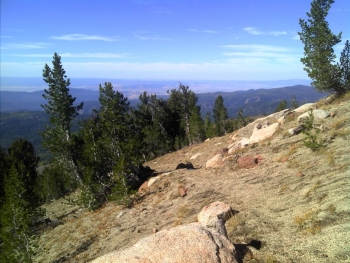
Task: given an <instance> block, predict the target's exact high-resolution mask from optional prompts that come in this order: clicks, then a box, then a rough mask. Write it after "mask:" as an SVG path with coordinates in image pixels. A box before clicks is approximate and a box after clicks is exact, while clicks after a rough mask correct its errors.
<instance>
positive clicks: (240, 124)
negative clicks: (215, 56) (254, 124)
mask: <svg viewBox="0 0 350 263" xmlns="http://www.w3.org/2000/svg"><path fill="white" fill-rule="evenodd" d="M237 122H238V128H242V127H245V126H246V125H247V121H246V119H245V118H244V117H243V109H242V108H240V109H239V111H238V113H237Z"/></svg>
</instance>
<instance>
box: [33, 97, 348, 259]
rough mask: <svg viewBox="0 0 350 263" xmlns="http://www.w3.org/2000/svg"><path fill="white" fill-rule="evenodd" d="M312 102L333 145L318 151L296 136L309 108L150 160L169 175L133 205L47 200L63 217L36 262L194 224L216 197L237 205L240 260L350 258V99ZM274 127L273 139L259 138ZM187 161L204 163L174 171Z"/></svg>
mask: <svg viewBox="0 0 350 263" xmlns="http://www.w3.org/2000/svg"><path fill="white" fill-rule="evenodd" d="M314 108H317V109H323V110H327V111H329V113H330V116H329V117H327V118H325V119H322V120H317V121H315V123H317V127H320V128H321V129H322V132H321V133H320V134H319V136H320V138H322V140H323V141H324V143H325V147H324V148H322V149H320V150H319V151H317V152H313V151H311V150H310V149H309V148H307V147H305V146H304V144H303V139H304V138H305V135H304V134H302V133H299V134H295V135H293V136H292V135H291V133H293V132H291V129H293V128H296V127H297V126H298V123H297V118H298V116H300V115H301V114H302V112H292V113H288V114H286V113H285V112H283V113H281V114H280V115H278V116H270V117H269V119H265V120H260V122H262V123H260V125H261V127H260V128H259V125H257V122H256V123H254V124H251V125H250V126H249V127H246V128H244V129H242V130H240V131H238V132H236V133H234V134H228V135H226V136H223V137H219V138H213V139H211V140H209V141H206V142H203V143H202V144H197V145H193V146H191V147H187V148H184V149H181V150H180V151H177V152H174V153H170V154H167V155H165V156H162V157H160V158H158V159H155V160H152V161H151V162H149V163H147V165H149V166H150V167H151V168H153V169H155V170H157V172H159V173H161V175H160V176H159V177H158V178H157V179H156V180H155V179H153V181H155V182H153V184H152V185H151V186H149V187H147V188H145V189H144V190H142V191H141V192H140V193H139V194H138V198H137V201H136V202H135V205H134V206H133V207H132V208H124V207H122V206H117V205H115V204H113V203H109V204H107V205H105V206H104V207H103V208H101V209H99V210H98V211H94V212H89V211H87V210H85V209H82V208H80V207H77V206H74V205H70V204H69V202H68V201H67V200H63V199H61V200H57V201H55V202H52V203H50V204H47V205H45V208H46V209H47V211H48V213H49V216H50V217H51V218H52V219H55V218H56V219H58V221H57V224H56V225H55V226H52V227H50V228H48V229H46V230H44V231H43V232H42V233H41V235H40V237H39V252H38V253H37V255H36V262H89V261H91V260H93V259H96V258H98V257H100V256H102V255H104V254H106V253H109V252H112V251H116V250H123V249H126V248H128V247H131V246H132V245H134V244H136V243H137V242H138V241H140V240H141V239H142V238H144V237H149V236H151V235H154V232H157V231H161V230H164V229H171V228H172V227H175V226H180V225H186V224H189V223H193V222H196V221H197V215H198V213H199V212H200V211H201V210H202V208H203V207H204V206H207V205H209V204H210V203H212V202H215V201H221V202H225V203H227V204H229V205H231V207H232V208H233V209H234V210H235V211H236V212H235V215H234V216H233V217H232V218H231V219H230V220H228V221H227V222H226V229H227V234H228V238H229V240H230V241H231V242H232V243H233V244H234V247H235V249H236V250H237V251H238V252H239V254H241V255H242V256H243V259H242V260H241V262H349V261H350V249H349V247H350V205H349V204H350V195H349V193H350V166H349V164H350V162H349V161H350V157H349V156H350V155H349V153H350V96H347V97H345V98H343V99H337V100H335V101H333V102H331V103H330V102H329V101H328V102H326V101H325V100H324V101H320V102H318V103H317V104H316V105H314ZM283 116H284V117H283ZM281 117H282V118H281ZM278 119H279V120H278ZM266 121H267V122H268V125H267V123H264V122H266ZM278 122H279V123H280V124H276V125H274V123H278ZM264 125H267V126H266V127H264ZM321 125H322V127H321ZM271 126H273V127H275V126H276V130H275V131H274V133H272V134H273V135H272V136H271V137H269V138H266V139H263V140H260V139H261V137H259V136H260V135H259V136H255V137H254V136H253V135H254V133H255V135H257V134H259V133H260V132H259V131H258V130H262V129H266V128H268V127H271ZM252 136H253V137H252ZM254 138H255V140H253V139H254ZM256 138H260V139H256ZM214 156H216V158H217V162H216V164H215V165H213V168H209V166H208V164H207V162H208V160H210V159H212V158H213V157H214ZM242 160H243V161H242ZM188 161H190V162H191V163H192V164H193V165H194V167H195V168H196V169H180V170H174V169H175V167H176V166H177V165H178V164H179V163H181V162H182V163H186V162H188ZM71 198H74V196H71Z"/></svg>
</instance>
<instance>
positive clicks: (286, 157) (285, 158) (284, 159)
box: [281, 156, 289, 163]
mask: <svg viewBox="0 0 350 263" xmlns="http://www.w3.org/2000/svg"><path fill="white" fill-rule="evenodd" d="M288 160H289V157H288V156H285V157H283V158H282V159H281V163H284V162H286V161H288Z"/></svg>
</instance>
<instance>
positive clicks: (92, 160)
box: [81, 82, 139, 209]
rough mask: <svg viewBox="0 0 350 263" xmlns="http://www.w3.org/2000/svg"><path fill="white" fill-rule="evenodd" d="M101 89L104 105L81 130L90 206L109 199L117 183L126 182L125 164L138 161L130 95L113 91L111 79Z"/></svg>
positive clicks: (85, 193)
mask: <svg viewBox="0 0 350 263" xmlns="http://www.w3.org/2000/svg"><path fill="white" fill-rule="evenodd" d="M99 91H100V97H99V101H100V104H101V108H100V110H95V113H94V114H95V116H94V117H93V118H91V119H89V120H87V121H85V122H84V124H83V128H82V130H81V136H82V138H83V139H84V150H83V158H82V166H83V167H84V180H83V193H82V200H83V202H84V204H85V205H86V206H87V207H89V208H91V209H96V208H98V207H99V206H100V205H101V204H103V203H104V202H105V201H107V200H108V198H109V196H110V195H111V194H113V189H114V188H115V187H116V183H117V182H119V183H120V182H123V180H122V179H123V176H124V174H123V172H124V171H125V169H126V166H127V165H128V164H131V163H135V162H138V160H139V155H138V153H137V151H136V149H137V147H136V145H135V142H136V136H134V134H133V132H134V131H135V129H134V127H133V123H132V119H131V117H130V105H129V102H128V100H127V98H126V97H124V95H123V94H122V93H120V92H118V91H114V90H113V86H112V84H111V83H110V82H106V83H105V85H104V87H102V85H100V87H99ZM124 182H125V181H124ZM119 186H120V185H119ZM122 187H124V188H126V185H123V186H122ZM119 188H120V187H119ZM124 192H125V191H124Z"/></svg>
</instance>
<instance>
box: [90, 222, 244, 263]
mask: <svg viewBox="0 0 350 263" xmlns="http://www.w3.org/2000/svg"><path fill="white" fill-rule="evenodd" d="M108 262H109V263H114V262H115V263H117V262H118V263H121V262H128V263H146V262H149V263H150V262H153V263H157V262H159V263H175V262H187V263H197V262H207V263H219V262H221V263H237V262H238V255H237V253H236V250H235V247H234V246H233V244H232V243H231V242H230V241H229V240H228V239H227V238H226V237H225V236H223V235H221V234H220V233H218V232H217V231H215V230H211V229H208V228H205V227H203V226H201V225H200V224H198V223H192V224H188V225H182V226H178V227H174V228H171V229H169V230H162V231H159V232H157V233H155V234H153V235H151V236H148V237H146V238H143V239H141V240H140V241H138V242H137V243H136V244H135V245H133V246H132V247H130V248H127V249H125V250H123V251H115V252H112V253H109V254H106V255H104V256H101V257H99V258H97V259H95V260H93V261H92V263H108Z"/></svg>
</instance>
